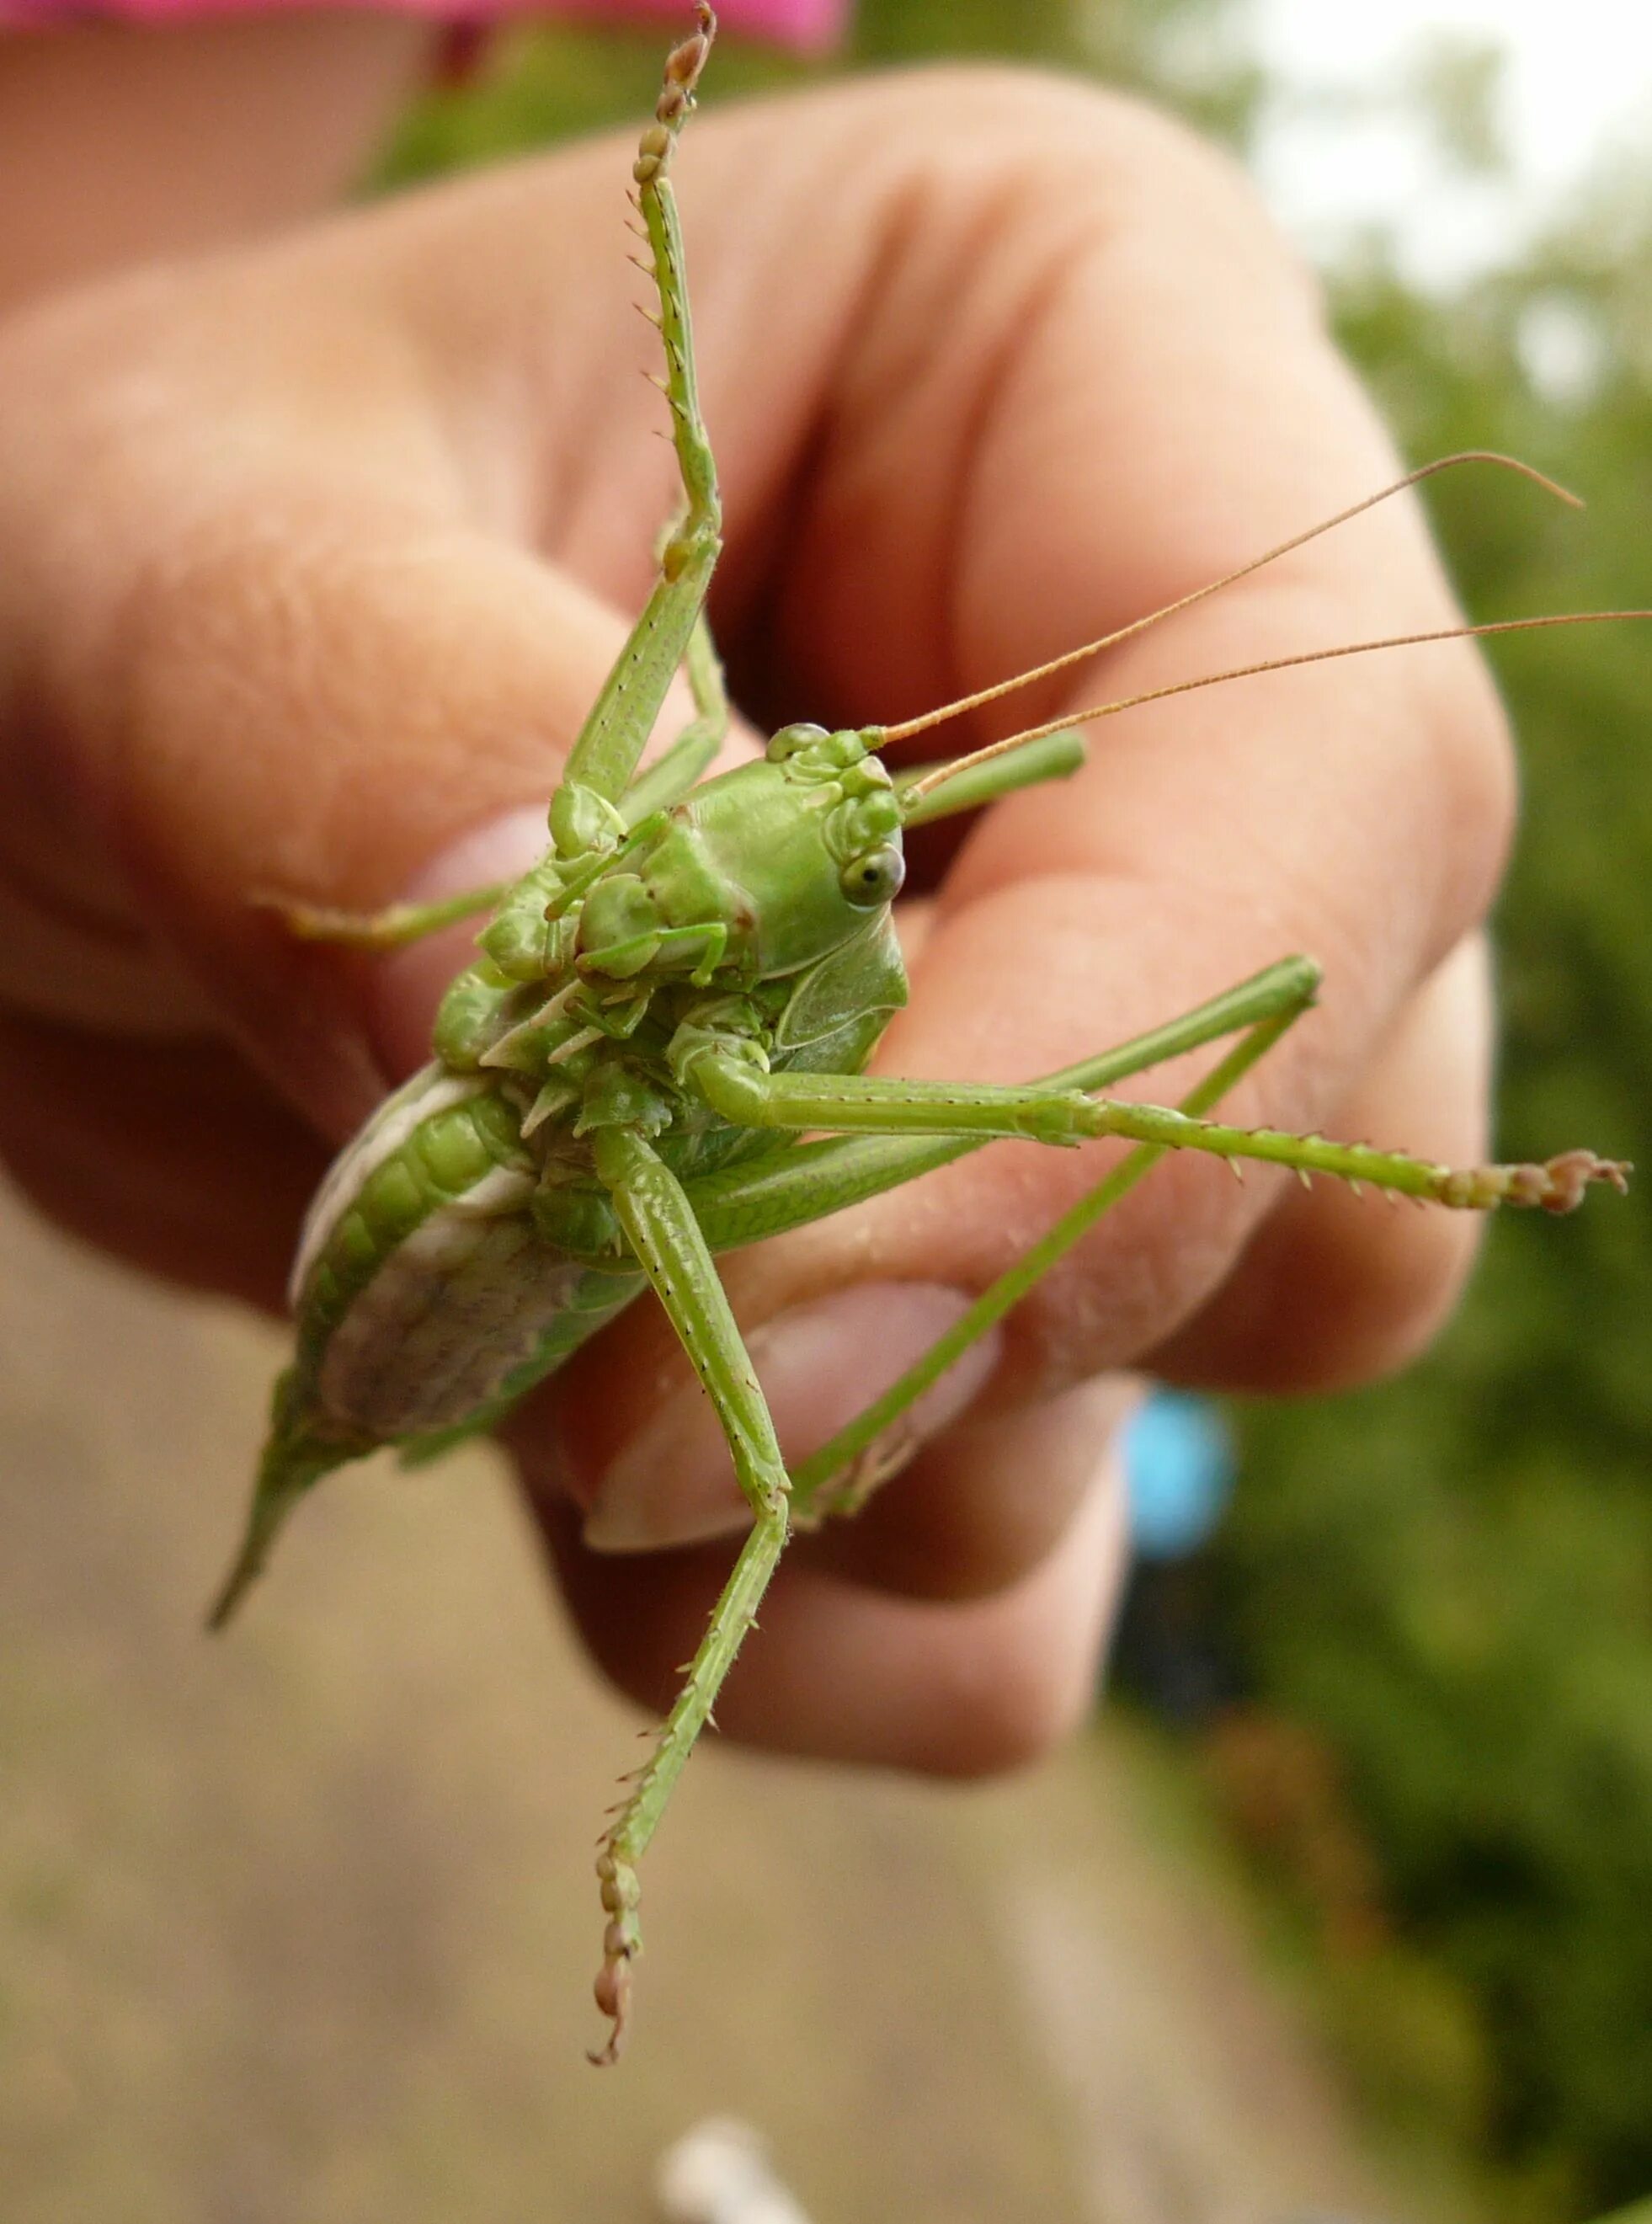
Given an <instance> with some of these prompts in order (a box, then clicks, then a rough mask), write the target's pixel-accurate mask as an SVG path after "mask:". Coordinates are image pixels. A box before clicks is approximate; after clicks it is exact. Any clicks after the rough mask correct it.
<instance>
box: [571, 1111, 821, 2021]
mask: <svg viewBox="0 0 1652 2224" xmlns="http://www.w3.org/2000/svg"><path fill="white" fill-rule="evenodd" d="M594 1155H595V1159H596V1172H597V1176H598V1178H599V1179H600V1180H601V1181H602V1184H603V1185H604V1187H605V1188H606V1189H607V1190H608V1194H609V1195H610V1196H611V1197H612V1198H613V1200H614V1207H615V1211H616V1212H617V1213H618V1215H619V1217H620V1223H621V1227H622V1228H623V1229H625V1232H626V1235H627V1238H628V1239H629V1241H630V1244H631V1248H632V1249H633V1250H634V1252H635V1254H636V1256H637V1260H638V1263H639V1265H640V1267H641V1268H642V1270H643V1272H644V1273H646V1275H647V1277H648V1279H649V1281H650V1282H651V1283H652V1284H653V1288H654V1292H655V1294H656V1296H657V1297H658V1298H659V1302H660V1304H661V1305H663V1306H664V1307H665V1313H666V1317H667V1318H668V1319H669V1320H670V1322H671V1324H672V1327H673V1328H674V1329H675V1330H676V1331H677V1333H678V1336H679V1337H680V1338H681V1340H682V1344H683V1348H684V1350H685V1351H686V1352H687V1354H688V1356H689V1360H690V1363H691V1365H692V1366H693V1368H694V1371H695V1373H696V1374H697V1375H698V1376H699V1378H700V1382H701V1385H702V1387H703V1389H704V1390H705V1393H706V1394H707V1396H708V1397H709V1399H710V1400H711V1403H712V1406H713V1407H714V1408H715V1409H716V1415H717V1418H718V1420H719V1421H720V1422H721V1423H722V1432H723V1434H724V1436H725V1437H727V1438H728V1450H729V1453H730V1455H731V1456H732V1457H733V1460H734V1463H735V1475H736V1476H737V1477H738V1479H739V1482H740V1487H741V1490H742V1491H743V1492H744V1493H745V1494H746V1497H747V1500H748V1501H749V1502H750V1505H751V1508H752V1514H753V1522H752V1532H751V1534H750V1536H749V1537H747V1539H746V1542H745V1545H743V1546H742V1548H741V1554H740V1557H739V1558H738V1559H737V1560H736V1561H735V1567H734V1572H733V1574H732V1575H731V1576H729V1578H728V1583H726V1584H725V1585H724V1587H723V1591H722V1596H721V1597H720V1598H719V1599H718V1601H717V1603H716V1608H715V1609H714V1610H713V1613H712V1616H711V1620H710V1622H709V1626H708V1627H707V1629H706V1633H705V1635H704V1637H703V1639H702V1640H701V1643H700V1649H699V1651H698V1652H697V1653H696V1654H695V1656H694V1659H693V1660H692V1662H691V1663H690V1667H689V1671H688V1675H687V1677H686V1678H685V1680H684V1684H683V1688H682V1690H680V1691H679V1692H678V1695H677V1700H676V1703H675V1704H674V1705H673V1706H672V1710H671V1712H670V1714H669V1715H667V1716H666V1717H665V1726H664V1728H662V1730H661V1731H660V1734H659V1741H658V1743H657V1744H656V1745H655V1747H654V1750H653V1753H652V1754H651V1755H650V1756H649V1758H648V1760H647V1761H646V1763H645V1764H644V1766H643V1767H642V1769H641V1771H640V1773H639V1774H638V1776H637V1777H636V1779H635V1780H634V1783H633V1785H632V1788H631V1791H630V1794H629V1796H628V1797H627V1799H626V1802H625V1804H624V1805H623V1807H622V1808H621V1810H620V1813H619V1815H618V1816H617V1818H616V1819H615V1823H614V1824H613V1827H612V1828H611V1829H609V1830H608V1834H607V1835H606V1836H605V1837H604V1839H603V1841H602V1852H601V1854H600V1855H599V1856H598V1859H597V1864H596V1873H597V1875H598V1877H599V1878H600V1880H601V1881H602V1905H603V1907H604V1908H605V1909H606V1910H607V1912H608V1928H607V1931H606V1933H605V1936H604V1938H603V1961H602V1969H601V1971H600V1972H599V1974H598V1975H597V1979H596V2004H597V2006H598V2007H600V2008H601V2009H602V2012H603V2014H604V2015H606V2016H608V2017H610V2018H611V2019H612V2021H613V2025H614V2028H613V2030H612V2031H611V2032H610V2034H609V2036H608V2044H607V2045H606V2046H605V2047H604V2048H603V2049H602V2052H601V2053H600V2054H595V2055H593V2056H592V2057H591V2059H592V2061H593V2062H598V2063H609V2062H612V2061H614V2060H615V2058H616V2057H617V2056H618V2053H619V2050H620V2045H621V2041H622V2039H623V2038H624V2036H625V2023H626V2010H627V1994H628V1993H629V1990H630V1965H631V1962H632V1961H633V1959H634V1956H635V1955H636V1954H637V1953H638V1951H639V1949H640V1946H641V1943H642V1940H641V1934H640V1930H639V1928H638V1924H637V1900H638V1895H639V1887H638V1883H637V1863H638V1862H639V1861H640V1859H641V1858H642V1854H643V1852H644V1850H645V1849H646V1846H647V1844H648V1841H649V1840H650V1838H652V1837H653V1834H654V1830H655V1829H656V1827H657V1825H658V1824H659V1818H660V1816H661V1815H662V1814H663V1813H664V1811H665V1803H666V1801H667V1800H668V1799H669V1798H671V1794H672V1786H673V1785H675V1783H676V1782H677V1779H678V1777H679V1776H680V1775H681V1774H682V1772H683V1766H684V1762H685V1761H686V1760H687V1759H688V1757H689V1754H690V1753H691V1752H692V1751H693V1748H694V1741H695V1740H696V1739H697V1737H698V1736H699V1734H700V1732H701V1730H702V1729H703V1728H704V1727H705V1724H706V1723H707V1722H709V1719H710V1715H711V1709H712V1707H713V1705H714V1704H715V1703H716V1696H717V1693H718V1691H719V1690H721V1689H722V1681H723V1678H724V1677H725V1676H727V1674H728V1671H729V1669H730V1668H731V1667H732V1666H733V1665H734V1661H735V1654H736V1653H737V1652H739V1650H740V1646H741V1640H742V1639H743V1638H744V1637H745V1634H746V1633H747V1630H748V1629H749V1628H750V1627H752V1625H753V1622H754V1621H755V1620H756V1618H757V1609H758V1605H759V1603H760V1601H761V1599H762V1596H763V1593H764V1591H765V1590H766V1589H767V1588H768V1582H769V1578H770V1576H772V1574H773V1573H774V1570H775V1567H776V1565H777V1564H778V1563H779V1557H780V1554H781V1552H782V1551H784V1549H785V1540H786V1529H787V1504H788V1501H789V1498H790V1495H791V1485H790V1483H789V1482H788V1481H787V1479H786V1472H785V1462H784V1461H783V1460H782V1458H781V1456H780V1447H779V1444H778V1443H777V1441H776V1439H775V1435H774V1424H773V1422H772V1420H771V1419H770V1418H769V1410H768V1407H767V1406H766V1404H765V1403H764V1400H763V1393H762V1391H761V1390H760V1388H759V1387H758V1382H757V1376H756V1374H755V1372H754V1370H753V1367H752V1362H751V1360H750V1358H749V1357H748V1355H747V1350H746V1347H745V1345H744V1343H742V1342H741V1335H740V1330H739V1329H738V1328H737V1327H736V1326H735V1317H734V1314H733V1313H732V1312H731V1311H730V1310H729V1306H728V1298H726V1297H725V1296H724V1294H723V1288H722V1283H721V1282H720V1281H719V1280H718V1279H717V1270H716V1266H715V1265H714V1264H713V1262H712V1258H711V1254H710V1252H709V1250H708V1249H707V1248H706V1243H705V1239H704V1237H703V1235H701V1233H700V1229H699V1227H698V1224H697V1222H696V1220H695V1217H694V1213H693V1210H692V1209H691V1207H690V1204H689V1202H688V1199H687V1198H686V1197H684V1194H683V1191H682V1188H681V1185H679V1184H678V1180H677V1178H676V1176H675V1175H674V1174H673V1173H672V1172H671V1171H670V1169H669V1168H668V1167H667V1166H665V1163H664V1161H663V1160H662V1159H660V1158H659V1155H658V1154H657V1153H655V1152H654V1151H653V1149H652V1148H651V1147H649V1145H648V1144H647V1143H646V1141H645V1140H644V1139H643V1137H642V1136H641V1135H640V1134H638V1133H637V1132H636V1131H635V1130H634V1129H632V1128H602V1129H600V1130H599V1131H598V1133H597V1134H596V1137H595V1139H594Z"/></svg>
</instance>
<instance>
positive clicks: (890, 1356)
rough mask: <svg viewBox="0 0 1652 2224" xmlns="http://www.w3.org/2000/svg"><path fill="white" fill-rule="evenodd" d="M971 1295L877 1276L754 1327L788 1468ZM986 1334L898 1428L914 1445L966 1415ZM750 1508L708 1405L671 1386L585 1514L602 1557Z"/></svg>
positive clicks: (880, 1387)
mask: <svg viewBox="0 0 1652 2224" xmlns="http://www.w3.org/2000/svg"><path fill="white" fill-rule="evenodd" d="M970 1303H971V1300H970V1299H969V1298H967V1297H966V1296H965V1295H964V1294H963V1292H962V1291H959V1290H951V1289H947V1288H945V1287H943V1286H940V1285H938V1284H936V1283H930V1282H870V1283H865V1284H862V1285H861V1286H859V1287H857V1288H854V1289H848V1290H839V1291H837V1292H835V1293H834V1294H833V1295H832V1296H831V1297H829V1298H821V1299H820V1300H819V1301H818V1302H817V1304H814V1305H800V1306H798V1307H797V1308H796V1309H795V1310H794V1311H791V1312H788V1313H781V1314H779V1316H778V1317H776V1318H775V1319H773V1320H772V1321H767V1322H765V1323H764V1324H763V1325H762V1327H760V1328H757V1329H753V1330H752V1332H751V1334H750V1336H747V1339H746V1348H747V1350H748V1351H749V1352H750V1354H751V1356H752V1362H753V1366H754V1367H755V1368H756V1369H757V1375H758V1380H759V1381H760V1382H761V1384H762V1386H763V1392H764V1395H765V1397H766V1399H767V1401H768V1407H769V1411H770V1412H771V1413H772V1416H773V1418H774V1427H775V1433H776V1435H777V1436H778V1437H779V1441H780V1450H781V1451H782V1453H783V1454H784V1456H785V1459H786V1461H787V1463H788V1464H791V1463H795V1462H797V1461H798V1460H801V1459H804V1458H806V1457H807V1456H808V1455H809V1454H810V1452H811V1451H813V1450H815V1448H816V1447H817V1445H819V1444H824V1443H825V1442H826V1440H827V1438H828V1437H831V1436H832V1435H834V1434H835V1431H837V1430H839V1429H841V1428H842V1427H843V1425H845V1423H846V1422H848V1421H852V1420H853V1419H854V1416H855V1415H856V1414H857V1413H859V1412H863V1411H864V1410H865V1408H866V1407H867V1406H869V1405H870V1404H871V1402H872V1400H873V1399H874V1398H876V1397H878V1396H880V1394H881V1393H883V1392H884V1391H885V1390H886V1389H887V1388H888V1387H889V1386H890V1385H891V1383H892V1382H895V1381H899V1378H900V1376H901V1375H903V1374H905V1372H906V1370H907V1368H909V1367H911V1365H912V1364H913V1363H914V1362H915V1361H917V1360H918V1359H920V1358H921V1357H922V1356H923V1355H924V1352H926V1351H927V1350H928V1349H929V1348H930V1345H931V1344H932V1343H934V1342H935V1341H936V1337H937V1336H943V1335H944V1334H945V1332H946V1331H947V1330H948V1329H949V1328H950V1327H951V1326H952V1325H953V1324H954V1322H955V1321H956V1320H957V1319H958V1318H959V1317H960V1316H961V1315H962V1313H963V1312H965V1311H967V1310H968V1306H969V1305H970ZM999 1347H1000V1338H999V1331H998V1330H996V1329H993V1330H989V1331H988V1333H987V1335H986V1336H983V1337H982V1338H981V1339H980V1342H979V1343H974V1344H972V1345H971V1346H970V1348H969V1349H968V1351H966V1352H965V1353H964V1354H963V1355H962V1357H961V1358H959V1359H957V1360H955V1362H953V1364H952V1365H951V1366H950V1367H949V1368H948V1369H947V1371H946V1373H945V1374H943V1375H942V1377H941V1378H940V1380H939V1381H937V1382H936V1383H934V1384H932V1385H931V1386H930V1388H929V1389H928V1390H926V1391H925V1392H924V1395H923V1396H922V1397H921V1398H919V1399H917V1402H916V1404H915V1405H914V1406H912V1407H911V1411H910V1412H908V1413H906V1414H904V1415H903V1416H902V1417H901V1419H900V1421H899V1429H900V1432H901V1444H902V1449H903V1450H908V1449H911V1450H916V1449H917V1446H918V1445H919V1444H922V1443H923V1442H924V1440H925V1439H926V1438H928V1437H933V1436H935V1435H936V1434H937V1433H938V1432H939V1431H941V1430H942V1429H943V1428H945V1427H946V1426H947V1425H948V1423H949V1422H950V1421H952V1420H953V1419H955V1418H956V1416H957V1415H958V1414H959V1413H961V1412H962V1411H963V1409H964V1407H965V1406H968V1404H969V1402H970V1400H971V1399H973V1398H974V1396H975V1394H976V1393H977V1392H978V1391H979V1390H980V1387H981V1386H982V1384H983V1383H984V1382H985V1381H986V1380H987V1376H988V1375H989V1374H991V1373H992V1371H993V1368H994V1367H995V1366H996V1365H997V1363H998V1357H999ZM750 1520H751V1509H750V1507H748V1506H747V1503H746V1501H745V1500H744V1499H743V1498H742V1497H741V1494H740V1490H739V1487H738V1486H737V1484H736V1483H735V1472H734V1466H733V1463H732V1462H731V1461H730V1459H729V1456H728V1444H726V1442H725V1441H724V1438H723V1435H722V1429H721V1428H720V1427H719V1426H718V1424H717V1418H716V1414H715V1412H713V1411H712V1408H711V1404H710V1400H709V1399H708V1398H707V1397H706V1396H705V1394H704V1393H703V1391H702V1390H701V1388H700V1387H699V1385H698V1384H697V1383H688V1384H685V1385H684V1387H683V1388H682V1389H680V1390H678V1391H675V1392H673V1393H672V1396H671V1397H670V1398H668V1399H666V1401H665V1405H664V1406H661V1407H660V1409H659V1412H656V1413H655V1414H654V1415H653V1418H652V1419H651V1420H649V1421H647V1422H646V1423H645V1424H644V1425H643V1426H642V1428H641V1429H640V1431H638V1433H637V1434H636V1435H635V1436H634V1437H633V1438H632V1439H631V1441H630V1443H629V1444H627V1445H626V1447H625V1449H624V1450H622V1451H621V1452H620V1453H619V1455H618V1456H617V1457H616V1458H615V1460H614V1461H613V1463H612V1464H611V1465H610V1466H609V1468H608V1471H607V1473H606V1474H605V1475H604V1476H603V1478H602V1482H601V1484H600V1485H599V1486H598V1488H597V1493H596V1497H595V1499H594V1500H593V1501H592V1502H591V1508H590V1513H588V1514H587V1515H586V1517H585V1527H584V1538H585V1542H586V1544H587V1545H590V1548H591V1549H592V1551H597V1552H653V1551H662V1550H664V1549H665V1548H666V1547H667V1546H670V1545H692V1544H697V1543H699V1542H701V1541H702V1540H703V1539H704V1538H708V1537H722V1536H727V1535H729V1534H732V1533H734V1532H738V1531H739V1530H741V1529H744V1528H745V1527H746V1526H747V1525H748V1524H749V1522H750Z"/></svg>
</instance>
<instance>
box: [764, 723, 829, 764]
mask: <svg viewBox="0 0 1652 2224" xmlns="http://www.w3.org/2000/svg"><path fill="white" fill-rule="evenodd" d="M825 739H826V729H825V727H824V726H804V725H798V726H782V727H781V729H780V730H779V733H778V734H773V735H771V736H770V737H769V745H768V747H767V749H765V750H764V752H763V754H764V755H765V756H766V757H767V759H768V761H769V762H770V763H771V764H784V763H785V761H786V759H787V758H788V757H795V756H796V755H797V754H798V750H799V749H812V748H813V746H814V744H815V743H816V742H823V741H824V740H825Z"/></svg>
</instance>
